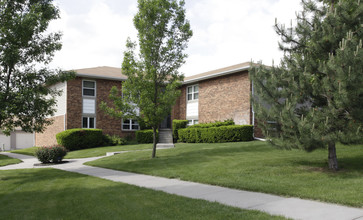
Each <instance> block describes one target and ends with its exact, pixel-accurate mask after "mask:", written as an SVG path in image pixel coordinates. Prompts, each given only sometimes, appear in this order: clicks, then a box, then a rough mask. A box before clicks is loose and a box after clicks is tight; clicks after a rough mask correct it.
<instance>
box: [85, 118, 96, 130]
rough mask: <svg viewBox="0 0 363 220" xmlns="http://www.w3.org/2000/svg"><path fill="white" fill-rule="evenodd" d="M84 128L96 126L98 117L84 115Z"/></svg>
mask: <svg viewBox="0 0 363 220" xmlns="http://www.w3.org/2000/svg"><path fill="white" fill-rule="evenodd" d="M82 128H96V119H95V118H94V117H83V118H82Z"/></svg>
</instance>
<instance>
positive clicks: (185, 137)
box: [178, 125, 253, 143]
mask: <svg viewBox="0 0 363 220" xmlns="http://www.w3.org/2000/svg"><path fill="white" fill-rule="evenodd" d="M178 135H179V141H181V142H187V143H221V142H237V141H251V140H253V126H252V125H230V126H220V127H209V128H198V127H197V128H196V127H192V126H191V127H188V128H184V129H180V130H179V132H178Z"/></svg>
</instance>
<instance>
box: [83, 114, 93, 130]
mask: <svg viewBox="0 0 363 220" xmlns="http://www.w3.org/2000/svg"><path fill="white" fill-rule="evenodd" d="M83 118H87V128H90V127H89V125H90V118H93V120H94V125H95V126H94V128H96V117H93V116H82V128H85V127H83ZM92 129H93V128H92Z"/></svg>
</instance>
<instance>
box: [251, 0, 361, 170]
mask: <svg viewBox="0 0 363 220" xmlns="http://www.w3.org/2000/svg"><path fill="white" fill-rule="evenodd" d="M302 5H303V10H302V12H300V13H298V14H297V25H296V26H295V27H289V28H286V27H285V26H284V25H281V24H278V23H276V25H275V30H276V32H277V34H278V35H280V36H281V42H280V43H279V46H280V49H281V50H283V51H284V56H283V58H282V59H281V63H280V64H279V65H278V66H272V67H270V68H269V67H264V66H262V65H261V66H256V67H253V68H252V69H251V71H250V76H251V79H252V81H253V85H254V91H255V94H256V95H255V97H253V105H254V109H255V112H256V117H257V118H258V120H260V122H261V123H260V125H261V128H262V130H263V132H264V134H265V136H266V138H267V139H268V140H269V141H270V142H271V143H272V144H274V145H276V146H280V147H284V148H288V149H291V148H298V149H304V150H306V151H312V150H315V149H317V148H328V152H329V153H328V161H329V168H330V169H332V170H337V169H338V161H337V156H336V148H335V145H336V143H337V142H341V143H344V144H353V143H357V142H362V139H363V128H362V127H363V72H362V69H363V50H362V36H363V30H362V29H363V5H362V4H361V3H360V1H359V0H354V1H353V0H340V1H337V0H329V1H327V0H325V1H323V0H304V1H302Z"/></svg>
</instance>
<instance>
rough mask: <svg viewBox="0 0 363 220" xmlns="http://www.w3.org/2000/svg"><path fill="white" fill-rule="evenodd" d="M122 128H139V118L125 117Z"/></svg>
mask: <svg viewBox="0 0 363 220" xmlns="http://www.w3.org/2000/svg"><path fill="white" fill-rule="evenodd" d="M122 130H130V131H132V130H139V123H138V122H137V120H133V119H124V120H122Z"/></svg>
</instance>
